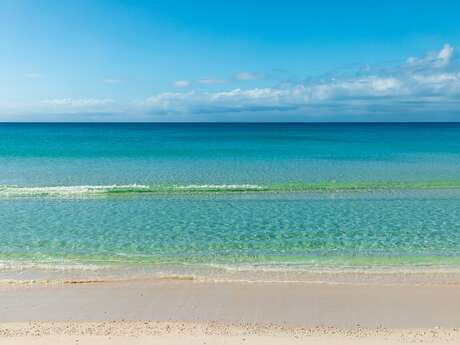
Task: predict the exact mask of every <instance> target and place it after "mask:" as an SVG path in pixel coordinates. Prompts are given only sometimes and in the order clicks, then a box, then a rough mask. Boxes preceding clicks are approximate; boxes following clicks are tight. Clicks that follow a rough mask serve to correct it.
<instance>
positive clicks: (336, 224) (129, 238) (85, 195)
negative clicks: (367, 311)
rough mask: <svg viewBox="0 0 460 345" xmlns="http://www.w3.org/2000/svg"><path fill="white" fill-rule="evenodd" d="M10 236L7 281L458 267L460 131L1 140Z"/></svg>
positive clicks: (3, 205)
mask: <svg viewBox="0 0 460 345" xmlns="http://www.w3.org/2000/svg"><path fill="white" fill-rule="evenodd" d="M0 224H1V226H0V262H1V263H3V266H1V265H0V268H1V267H3V269H6V268H5V267H7V268H8V269H9V270H11V269H12V268H13V269H14V267H16V268H18V269H19V268H20V267H24V265H33V264H35V265H46V267H49V268H53V267H68V265H78V267H86V266H87V267H89V266H91V267H98V266H101V267H102V266H104V267H107V265H109V266H110V265H115V266H116V265H128V266H130V267H147V266H148V267H157V268H161V267H166V266H168V265H169V266H171V265H173V266H175V267H181V266H187V267H188V270H189V271H192V272H193V269H194V267H196V268H197V270H198V268H200V269H202V268H203V267H224V268H229V269H238V268H239V267H246V268H248V267H250V268H251V269H252V270H257V269H260V268H263V267H265V268H266V267H270V268H271V269H274V270H277V269H279V270H286V269H291V268H295V269H305V270H308V269H312V268H315V269H318V268H321V267H329V268H330V267H333V268H340V267H365V268H369V267H371V268H372V267H414V266H416V267H422V266H423V267H435V266H442V267H446V266H449V267H457V266H458V267H460V266H459V264H460V125H459V124H0ZM85 265H86V266H85ZM169 266H168V267H169Z"/></svg>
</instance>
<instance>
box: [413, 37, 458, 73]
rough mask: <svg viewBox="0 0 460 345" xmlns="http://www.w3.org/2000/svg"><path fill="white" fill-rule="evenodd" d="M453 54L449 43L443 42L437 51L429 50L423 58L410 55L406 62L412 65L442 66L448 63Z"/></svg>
mask: <svg viewBox="0 0 460 345" xmlns="http://www.w3.org/2000/svg"><path fill="white" fill-rule="evenodd" d="M453 55H454V48H453V47H452V46H451V45H450V44H447V43H446V44H444V46H443V47H442V49H441V50H440V51H438V52H431V53H428V54H427V55H425V56H424V57H423V58H416V57H410V58H408V59H407V64H408V65H409V66H412V67H435V68H442V67H446V66H447V65H449V63H450V61H451V60H452V57H453Z"/></svg>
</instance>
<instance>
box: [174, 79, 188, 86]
mask: <svg viewBox="0 0 460 345" xmlns="http://www.w3.org/2000/svg"><path fill="white" fill-rule="evenodd" d="M174 86H175V87H188V86H190V82H189V81H188V80H176V81H175V82H174Z"/></svg>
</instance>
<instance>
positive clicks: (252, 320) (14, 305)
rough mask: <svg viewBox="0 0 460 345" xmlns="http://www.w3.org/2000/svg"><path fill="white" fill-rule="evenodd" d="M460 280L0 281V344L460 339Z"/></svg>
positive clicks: (453, 341)
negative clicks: (389, 282)
mask: <svg viewBox="0 0 460 345" xmlns="http://www.w3.org/2000/svg"><path fill="white" fill-rule="evenodd" d="M457 327H460V286H458V285H439V286H434V285H432V286H430V285H424V286H416V285H388V286H383V285H357V284H306V283H302V284H300V283H299V284H293V283H289V284H286V283H203V282H194V281H173V280H172V281H171V280H168V281H161V280H151V281H131V282H106V283H104V282H100V283H88V284H51V285H50V284H30V285H29V284H24V285H20V284H3V285H0V344H51V345H52V344H90V345H93V344H94V345H95V344H127V345H129V344H147V343H148V344H192V345H193V344H242V343H244V344H332V345H334V344H345V345H346V344H402V343H406V344H407V343H426V344H460V330H459V329H460V328H459V329H457Z"/></svg>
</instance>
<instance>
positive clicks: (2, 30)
mask: <svg viewBox="0 0 460 345" xmlns="http://www.w3.org/2000/svg"><path fill="white" fill-rule="evenodd" d="M458 13H460V2H458V1H437V2H433V1H422V0H419V1H410V0H407V1H384V2H383V1H381V2H375V3H373V4H372V5H370V2H369V1H320V2H319V1H293V0H285V1H263V2H262V1H248V0H247V1H238V0H234V1H199V0H197V1H185V0H182V1H174V0H170V1H140V0H137V1H128V0H125V1H115V0H113V1H104V0H98V1H92V0H75V1H70V0H62V1H45V0H30V1H24V0H2V1H0V120H3V121H460V103H459V100H460V63H459V58H458V56H459V53H458V50H459V48H460V25H459V24H458Z"/></svg>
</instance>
